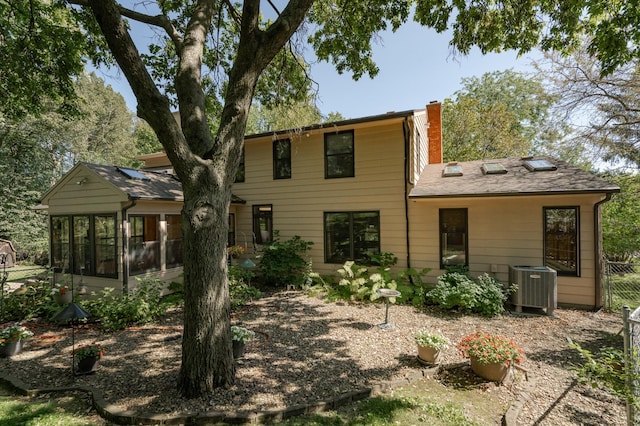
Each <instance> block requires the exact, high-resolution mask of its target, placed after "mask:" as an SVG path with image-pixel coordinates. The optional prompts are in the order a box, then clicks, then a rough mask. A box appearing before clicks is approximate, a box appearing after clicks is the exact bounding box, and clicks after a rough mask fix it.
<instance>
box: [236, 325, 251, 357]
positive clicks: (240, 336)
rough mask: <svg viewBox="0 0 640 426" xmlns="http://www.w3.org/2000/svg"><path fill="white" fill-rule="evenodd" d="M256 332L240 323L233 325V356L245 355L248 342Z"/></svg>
mask: <svg viewBox="0 0 640 426" xmlns="http://www.w3.org/2000/svg"><path fill="white" fill-rule="evenodd" d="M255 335H256V333H255V332H253V331H251V330H249V329H247V328H244V327H240V326H239V325H232V326H231V342H232V343H233V357H234V358H241V357H242V356H244V351H245V348H246V342H247V341H248V340H251V339H253V338H254V337H255Z"/></svg>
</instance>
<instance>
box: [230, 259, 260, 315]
mask: <svg viewBox="0 0 640 426" xmlns="http://www.w3.org/2000/svg"><path fill="white" fill-rule="evenodd" d="M253 276H254V274H253V272H252V271H250V270H249V269H247V268H243V267H241V266H235V265H230V266H229V298H230V299H231V309H232V310H236V309H238V308H239V307H241V306H243V305H245V304H246V303H247V302H249V301H251V300H255V299H259V298H260V297H261V296H262V292H261V291H260V290H259V289H257V288H255V287H253V286H252V285H251V284H250V281H251V278H253Z"/></svg>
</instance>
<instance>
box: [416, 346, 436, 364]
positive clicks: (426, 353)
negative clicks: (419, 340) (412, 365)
mask: <svg viewBox="0 0 640 426" xmlns="http://www.w3.org/2000/svg"><path fill="white" fill-rule="evenodd" d="M418 358H419V359H420V361H424V362H425V363H427V364H439V363H440V349H436V348H433V347H431V346H418Z"/></svg>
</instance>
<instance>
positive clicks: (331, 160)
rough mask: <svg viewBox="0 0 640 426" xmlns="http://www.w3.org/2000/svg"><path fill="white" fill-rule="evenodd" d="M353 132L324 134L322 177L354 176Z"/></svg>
mask: <svg viewBox="0 0 640 426" xmlns="http://www.w3.org/2000/svg"><path fill="white" fill-rule="evenodd" d="M354 158H355V157H354V150H353V130H350V131H348V132H337V133H325V135H324V177H325V178H326V179H333V178H344V177H354V176H355V166H354Z"/></svg>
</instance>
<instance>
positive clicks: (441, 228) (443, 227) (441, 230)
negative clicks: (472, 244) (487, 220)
mask: <svg viewBox="0 0 640 426" xmlns="http://www.w3.org/2000/svg"><path fill="white" fill-rule="evenodd" d="M453 212H458V213H463V216H464V218H463V221H464V225H463V231H462V232H460V231H457V227H456V228H450V227H449V226H448V225H447V224H446V223H445V222H444V221H443V219H446V218H444V215H446V214H447V213H453ZM445 234H446V235H445ZM449 234H462V235H461V237H462V238H463V240H464V241H463V242H462V244H461V245H462V246H463V251H464V263H451V264H447V263H445V261H444V258H445V249H446V248H448V244H449V243H448V235H449ZM445 236H447V238H446V241H445V238H444V237H445ZM456 236H457V235H456ZM438 240H439V243H438V245H439V253H440V269H447V268H449V267H455V266H465V267H467V268H468V267H469V209H467V208H446V209H440V210H439V212H438ZM458 245H460V244H458ZM445 246H447V247H445Z"/></svg>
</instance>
